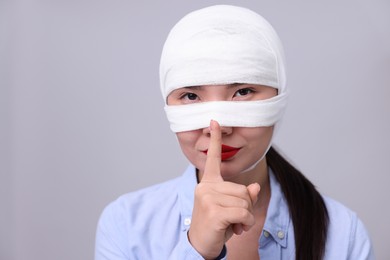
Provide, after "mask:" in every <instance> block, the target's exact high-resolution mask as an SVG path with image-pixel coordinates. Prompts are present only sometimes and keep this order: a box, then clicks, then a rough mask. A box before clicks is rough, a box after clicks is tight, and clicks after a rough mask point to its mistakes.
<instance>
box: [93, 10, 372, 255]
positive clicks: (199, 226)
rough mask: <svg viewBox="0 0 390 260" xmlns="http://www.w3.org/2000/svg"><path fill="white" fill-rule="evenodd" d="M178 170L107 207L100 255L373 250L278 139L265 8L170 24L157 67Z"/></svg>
mask: <svg viewBox="0 0 390 260" xmlns="http://www.w3.org/2000/svg"><path fill="white" fill-rule="evenodd" d="M160 80H161V84H160V85H161V91H162V94H163V97H164V100H165V102H166V106H165V111H166V113H167V117H168V120H169V122H170V125H171V129H172V131H174V132H175V133H176V135H177V138H178V141H179V143H180V146H181V149H182V151H183V153H184V154H185V156H186V157H187V158H188V160H189V161H190V163H191V165H190V166H189V167H188V169H187V170H186V171H185V173H184V174H183V176H181V177H179V178H176V179H174V180H171V181H168V182H166V183H163V184H159V185H155V186H153V187H149V188H146V189H143V190H140V191H137V192H134V193H130V194H126V195H124V196H122V197H120V198H119V199H117V200H116V201H114V202H113V203H111V204H110V205H109V206H108V207H107V208H106V209H105V210H104V212H103V214H102V216H101V218H100V221H99V224H98V231H97V237H96V259H225V258H228V259H259V258H261V259H310V260H313V259H373V253H372V248H371V243H370V240H369V237H368V235H367V232H366V230H365V228H364V226H363V224H362V222H361V221H360V220H359V219H358V218H357V217H356V215H355V214H354V213H353V212H351V211H350V210H348V209H347V208H345V207H344V206H342V205H341V204H339V203H337V202H335V201H333V200H331V199H329V198H325V197H322V196H321V195H320V194H319V193H318V192H317V191H316V189H315V188H314V186H313V185H312V184H311V183H310V182H309V181H308V180H307V179H306V178H305V177H304V176H303V175H302V174H301V173H300V172H299V171H298V170H296V169H295V168H294V167H293V166H291V165H290V164H289V163H288V162H287V161H286V160H285V159H284V158H283V157H282V156H280V154H279V153H278V152H276V150H274V149H273V148H272V147H271V144H272V136H273V132H274V129H275V127H277V126H278V124H277V122H278V121H279V120H280V119H281V117H282V114H283V111H284V108H285V106H286V98H287V91H286V80H285V64H284V57H283V50H282V46H281V43H280V40H279V38H278V36H277V35H276V33H275V31H274V30H273V28H272V27H271V25H269V24H268V22H267V21H265V20H264V19H263V18H262V17H261V16H259V15H258V14H256V13H254V12H252V11H250V10H248V9H244V8H240V7H234V6H212V7H208V8H204V9H201V10H198V11H195V12H193V13H190V14H188V15H187V16H185V17H184V18H183V19H182V20H180V21H179V22H178V24H176V25H175V27H174V28H173V29H172V30H171V32H170V34H169V36H168V39H167V41H166V43H165V45H164V49H163V53H162V57H161V64H160Z"/></svg>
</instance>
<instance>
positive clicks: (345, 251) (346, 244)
mask: <svg viewBox="0 0 390 260" xmlns="http://www.w3.org/2000/svg"><path fill="white" fill-rule="evenodd" d="M324 201H325V204H326V207H327V209H328V214H329V229H328V240H327V250H326V255H327V259H336V258H337V259H374V256H373V250H372V243H371V240H370V237H369V234H368V232H367V229H366V228H365V226H364V224H363V222H362V221H361V220H360V219H359V217H358V215H357V214H356V212H354V211H352V210H351V209H349V208H348V207H346V206H345V205H343V204H342V203H340V202H338V201H336V200H334V199H331V198H329V197H326V196H324Z"/></svg>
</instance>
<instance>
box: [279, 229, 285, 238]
mask: <svg viewBox="0 0 390 260" xmlns="http://www.w3.org/2000/svg"><path fill="white" fill-rule="evenodd" d="M278 238H280V239H283V238H284V232H283V231H279V232H278Z"/></svg>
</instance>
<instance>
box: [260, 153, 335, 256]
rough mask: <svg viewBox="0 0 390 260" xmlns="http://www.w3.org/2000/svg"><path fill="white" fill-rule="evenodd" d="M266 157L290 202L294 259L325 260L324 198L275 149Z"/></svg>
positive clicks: (325, 222) (326, 221) (325, 212)
mask: <svg viewBox="0 0 390 260" xmlns="http://www.w3.org/2000/svg"><path fill="white" fill-rule="evenodd" d="M266 158H267V163H268V165H269V167H270V168H271V169H272V171H273V173H274V175H275V177H276V180H277V181H278V182H279V183H280V186H281V189H282V192H283V194H284V196H285V198H286V200H287V204H288V208H289V212H290V215H291V219H292V223H293V226H294V238H295V252H296V257H295V259H297V260H321V259H323V257H324V254H325V244H326V237H327V231H328V223H329V216H328V210H327V209H326V206H325V202H324V200H323V198H322V196H321V195H320V194H319V192H318V191H317V190H316V188H315V187H314V185H313V184H312V183H311V182H310V181H309V180H308V179H307V178H306V177H305V176H304V175H303V174H302V173H301V172H300V171H299V170H297V169H296V168H295V167H294V166H292V165H291V164H290V163H289V162H288V161H287V160H286V159H284V158H283V156H281V155H280V154H279V153H278V152H277V151H276V150H275V149H274V148H273V147H271V148H270V149H269V151H268V153H267V156H266Z"/></svg>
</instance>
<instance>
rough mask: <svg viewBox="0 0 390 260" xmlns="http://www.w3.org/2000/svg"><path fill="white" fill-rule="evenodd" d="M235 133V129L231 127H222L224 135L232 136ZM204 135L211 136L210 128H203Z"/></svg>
mask: <svg viewBox="0 0 390 260" xmlns="http://www.w3.org/2000/svg"><path fill="white" fill-rule="evenodd" d="M232 132H233V127H230V126H221V134H222V136H224V135H230V134H231V133H232ZM203 134H206V135H210V128H209V127H205V128H203Z"/></svg>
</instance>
